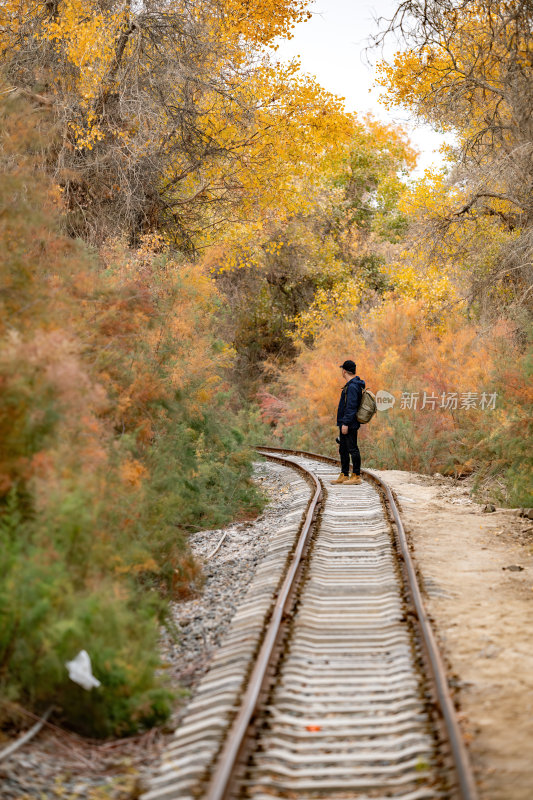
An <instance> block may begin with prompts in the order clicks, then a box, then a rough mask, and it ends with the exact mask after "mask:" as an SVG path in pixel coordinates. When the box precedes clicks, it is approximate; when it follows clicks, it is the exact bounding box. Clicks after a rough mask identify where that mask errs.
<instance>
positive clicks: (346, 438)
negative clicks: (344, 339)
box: [331, 359, 365, 486]
mask: <svg viewBox="0 0 533 800" xmlns="http://www.w3.org/2000/svg"><path fill="white" fill-rule="evenodd" d="M341 370H342V377H343V379H344V380H345V381H346V383H345V384H344V386H343V388H342V392H341V399H340V400H339V408H338V410H337V425H338V426H339V438H338V439H337V441H338V443H339V455H340V457H341V474H340V475H339V477H338V478H337V479H336V480H334V481H331V483H342V484H345V485H351V486H353V485H354V484H358V483H361V453H360V452H359V447H358V445H357V431H358V429H359V427H360V422H358V420H357V411H358V409H359V406H360V404H361V398H362V396H363V389H364V388H365V382H364V380H362V378H360V377H359V376H358V375H356V374H355V371H356V365H355V362H354V361H350V360H349V359H348V361H345V362H344V364H341ZM350 457H351V459H352V464H353V474H352V477H351V478H350Z"/></svg>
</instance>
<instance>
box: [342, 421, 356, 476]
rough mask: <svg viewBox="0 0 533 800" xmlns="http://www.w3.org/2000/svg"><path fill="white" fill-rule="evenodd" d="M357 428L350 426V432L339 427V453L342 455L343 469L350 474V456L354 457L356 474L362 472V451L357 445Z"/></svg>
mask: <svg viewBox="0 0 533 800" xmlns="http://www.w3.org/2000/svg"><path fill="white" fill-rule="evenodd" d="M357 430H358V429H357V428H348V433H342V429H341V428H339V441H340V444H339V455H340V457H341V470H342V472H343V473H344V474H345V475H349V474H350V456H351V457H352V464H353V471H354V475H360V474H361V453H360V452H359V447H358V445H357Z"/></svg>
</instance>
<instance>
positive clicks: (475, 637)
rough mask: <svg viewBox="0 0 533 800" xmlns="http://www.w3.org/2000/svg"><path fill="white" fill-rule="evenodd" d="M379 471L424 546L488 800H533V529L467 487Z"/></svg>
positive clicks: (421, 560)
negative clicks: (478, 499) (488, 506)
mask: <svg viewBox="0 0 533 800" xmlns="http://www.w3.org/2000/svg"><path fill="white" fill-rule="evenodd" d="M374 472H375V473H376V474H377V475H379V476H380V477H382V478H383V479H384V480H385V481H387V482H388V483H389V485H390V486H391V487H392V489H393V490H394V491H395V493H396V496H397V498H398V501H399V506H400V511H401V513H402V519H403V523H404V527H405V528H406V532H407V535H408V537H409V539H410V542H411V544H412V545H413V547H414V558H415V562H416V565H417V567H418V569H419V572H420V573H421V575H422V576H423V588H424V597H425V603H426V608H427V610H428V612H429V614H430V616H431V618H432V620H433V623H434V628H435V631H436V634H437V637H438V640H439V644H440V646H441V648H442V652H443V654H444V656H445V658H446V660H447V662H448V666H449V668H450V675H451V679H452V684H453V685H454V687H455V688H456V689H457V694H456V698H457V699H458V700H459V703H460V709H461V714H460V719H461V725H462V728H463V731H464V733H465V739H466V741H467V742H468V745H469V751H470V754H471V759H472V763H473V766H474V769H475V772H476V776H477V779H478V786H479V792H480V798H481V800H532V798H533V625H532V622H533V521H531V520H528V519H524V518H523V517H519V516H518V515H517V513H516V512H512V511H510V510H509V509H499V508H497V509H496V511H495V512H493V513H486V512H484V511H483V506H482V505H478V504H477V503H474V502H472V500H471V498H470V493H469V486H468V483H467V482H457V481H454V479H453V478H444V477H442V476H440V477H431V476H426V475H417V474H416V473H412V472H403V471H400V470H374ZM510 567H512V568H513V569H510ZM520 567H521V568H522V569H519V568H520Z"/></svg>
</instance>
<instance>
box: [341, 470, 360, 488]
mask: <svg viewBox="0 0 533 800" xmlns="http://www.w3.org/2000/svg"><path fill="white" fill-rule="evenodd" d="M362 482H363V481H362V479H361V476H360V475H356V474H355V473H354V474H353V475H352V477H351V478H348V480H345V481H343V483H345V484H346V485H347V486H355V485H357V484H359V483H362Z"/></svg>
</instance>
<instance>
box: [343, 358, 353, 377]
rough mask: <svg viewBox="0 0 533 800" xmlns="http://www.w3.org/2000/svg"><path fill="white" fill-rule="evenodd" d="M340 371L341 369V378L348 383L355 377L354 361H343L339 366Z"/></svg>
mask: <svg viewBox="0 0 533 800" xmlns="http://www.w3.org/2000/svg"><path fill="white" fill-rule="evenodd" d="M341 369H342V377H343V378H344V379H345V380H347V381H349V380H350V379H351V378H353V376H354V375H355V370H356V366H355V361H350V359H348V361H345V362H344V364H341Z"/></svg>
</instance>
